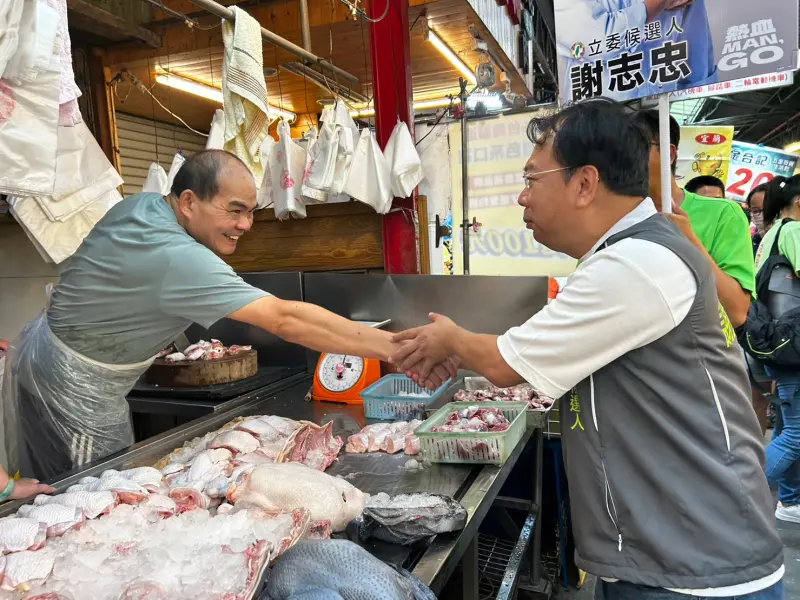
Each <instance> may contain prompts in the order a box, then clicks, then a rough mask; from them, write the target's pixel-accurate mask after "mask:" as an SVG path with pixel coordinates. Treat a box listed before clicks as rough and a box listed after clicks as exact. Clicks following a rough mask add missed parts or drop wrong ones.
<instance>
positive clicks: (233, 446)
mask: <svg viewBox="0 0 800 600" xmlns="http://www.w3.org/2000/svg"><path fill="white" fill-rule="evenodd" d="M258 446H259V443H258V440H257V439H256V438H255V437H254V436H253V435H251V434H249V433H247V432H245V431H226V432H224V433H220V434H219V435H218V436H217V437H215V438H214V439H213V440H212V441H211V444H209V446H208V447H209V448H210V449H212V450H213V449H214V448H225V449H227V450H230V451H231V452H233V454H247V453H248V452H255V451H256V450H257V449H258Z"/></svg>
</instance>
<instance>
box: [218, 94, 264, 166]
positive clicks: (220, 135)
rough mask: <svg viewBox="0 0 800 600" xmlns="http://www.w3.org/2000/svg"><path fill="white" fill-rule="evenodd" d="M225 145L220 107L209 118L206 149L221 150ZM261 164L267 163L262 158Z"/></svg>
mask: <svg viewBox="0 0 800 600" xmlns="http://www.w3.org/2000/svg"><path fill="white" fill-rule="evenodd" d="M224 146H225V113H224V112H223V111H222V109H221V108H218V109H217V110H215V111H214V117H213V118H212V119H211V130H210V131H209V132H208V140H207V141H206V150H222V149H223V147H224ZM261 164H262V165H265V164H267V163H266V161H265V160H264V159H263V158H262V159H261Z"/></svg>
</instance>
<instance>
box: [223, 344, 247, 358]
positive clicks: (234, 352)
mask: <svg viewBox="0 0 800 600" xmlns="http://www.w3.org/2000/svg"><path fill="white" fill-rule="evenodd" d="M252 349H253V347H252V346H237V345H235V344H234V345H233V346H231V347H230V348H228V349H227V350H226V352H227V354H228V356H236V355H237V354H241V353H242V352H246V351H247V350H252Z"/></svg>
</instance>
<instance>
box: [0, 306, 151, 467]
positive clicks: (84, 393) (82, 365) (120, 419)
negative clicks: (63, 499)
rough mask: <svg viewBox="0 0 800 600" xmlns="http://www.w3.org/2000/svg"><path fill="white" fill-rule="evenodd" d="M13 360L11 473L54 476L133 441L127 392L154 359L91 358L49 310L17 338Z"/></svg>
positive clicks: (9, 370) (8, 418) (5, 400)
mask: <svg viewBox="0 0 800 600" xmlns="http://www.w3.org/2000/svg"><path fill="white" fill-rule="evenodd" d="M6 360H7V364H6V372H5V377H4V381H3V388H2V409H3V421H4V427H5V446H6V451H7V454H8V466H9V472H11V473H14V472H16V471H17V470H20V469H21V467H27V466H28V465H30V468H32V470H33V473H32V474H33V475H36V476H37V477H39V478H40V479H44V478H50V477H54V476H56V475H58V474H60V473H63V472H64V471H66V470H69V469H71V468H75V467H80V466H82V465H84V464H86V463H88V462H91V461H92V460H96V459H98V458H101V457H104V456H108V455H109V454H112V453H114V452H117V451H119V450H122V449H123V448H126V447H127V446H130V445H131V444H132V443H133V430H132V428H131V422H130V416H129V410H128V403H127V401H126V400H125V396H126V395H127V394H128V392H129V391H130V390H131V388H133V385H134V384H135V383H136V380H137V379H138V378H139V376H140V375H141V374H142V373H144V371H145V370H147V368H148V367H149V366H150V364H151V363H152V359H151V360H148V361H145V362H142V363H138V364H133V365H108V364H103V363H100V362H97V361H94V360H91V359H89V358H87V357H85V356H82V355H81V354H79V353H77V352H75V351H74V350H72V349H70V348H69V347H68V346H67V345H66V344H64V343H63V342H62V341H61V340H59V339H58V338H57V337H56V336H55V335H54V334H53V333H52V331H51V330H50V327H49V326H48V324H47V316H46V313H45V312H42V313H41V314H40V315H39V316H38V317H37V318H36V319H34V320H33V321H31V322H30V323H29V324H28V325H26V327H25V328H24V329H23V331H22V333H20V335H19V337H18V338H17V339H16V340H15V341H14V342H13V343H12V345H11V347H10V348H9V351H8V354H7V356H6ZM23 472H25V474H26V475H27V474H29V473H28V472H27V469H25V470H24V471H23Z"/></svg>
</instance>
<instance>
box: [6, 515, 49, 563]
mask: <svg viewBox="0 0 800 600" xmlns="http://www.w3.org/2000/svg"><path fill="white" fill-rule="evenodd" d="M46 537H47V525H46V524H44V523H40V522H39V521H38V520H36V519H28V518H25V517H20V518H16V517H6V518H5V519H0V552H2V553H4V554H6V553H8V552H20V551H22V550H38V549H39V548H41V547H42V546H43V545H44V541H45V538H46Z"/></svg>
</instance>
